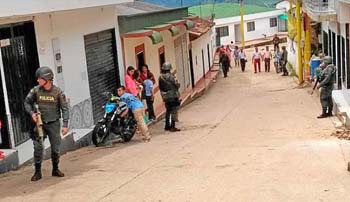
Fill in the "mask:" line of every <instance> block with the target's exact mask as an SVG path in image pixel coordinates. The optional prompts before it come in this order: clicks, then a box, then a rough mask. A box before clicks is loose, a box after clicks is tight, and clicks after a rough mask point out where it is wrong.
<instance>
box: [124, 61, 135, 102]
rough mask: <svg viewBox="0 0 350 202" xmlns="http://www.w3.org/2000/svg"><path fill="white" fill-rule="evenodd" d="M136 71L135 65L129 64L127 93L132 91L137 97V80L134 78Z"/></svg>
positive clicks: (126, 78) (126, 80)
mask: <svg viewBox="0 0 350 202" xmlns="http://www.w3.org/2000/svg"><path fill="white" fill-rule="evenodd" d="M134 72H135V68H134V67H133V66H129V67H128V69H127V71H126V75H125V88H126V92H127V93H130V94H132V95H134V96H136V97H137V93H138V91H137V85H136V82H135V80H134V78H133V75H134Z"/></svg>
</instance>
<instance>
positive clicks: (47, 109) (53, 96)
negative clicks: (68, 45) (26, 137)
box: [24, 67, 69, 181]
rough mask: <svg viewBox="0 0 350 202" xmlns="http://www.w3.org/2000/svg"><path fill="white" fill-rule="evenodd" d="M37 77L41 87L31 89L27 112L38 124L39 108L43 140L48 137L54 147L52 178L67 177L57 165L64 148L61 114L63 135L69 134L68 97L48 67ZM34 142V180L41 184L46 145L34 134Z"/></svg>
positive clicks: (38, 70) (27, 99)
mask: <svg viewBox="0 0 350 202" xmlns="http://www.w3.org/2000/svg"><path fill="white" fill-rule="evenodd" d="M35 74H36V77H37V82H38V84H39V85H38V86H35V87H34V88H32V89H31V90H30V92H29V93H28V95H27V97H26V98H25V101H24V105H25V109H26V111H27V112H28V113H29V114H30V115H31V117H32V119H33V121H34V122H35V123H36V122H37V120H38V117H37V113H36V110H35V107H34V105H35V104H37V105H38V106H39V111H40V112H41V118H42V121H43V131H44V138H46V137H47V136H48V137H49V141H50V144H51V160H52V176H55V177H64V173H62V172H61V171H60V170H59V168H58V163H59V159H60V145H61V135H60V118H61V114H62V117H63V126H62V134H63V135H66V134H67V133H68V120H69V109H68V104H67V101H66V96H65V95H64V94H63V92H62V90H61V89H60V88H58V87H57V86H55V85H53V72H52V70H51V69H50V68H49V67H40V68H39V69H37V71H36V73H35ZM32 139H33V144H34V163H35V173H34V175H33V177H32V178H31V180H32V181H38V180H40V179H41V178H42V175H41V163H42V160H43V150H44V145H43V142H42V141H40V140H39V136H38V134H37V132H35V133H33V135H32Z"/></svg>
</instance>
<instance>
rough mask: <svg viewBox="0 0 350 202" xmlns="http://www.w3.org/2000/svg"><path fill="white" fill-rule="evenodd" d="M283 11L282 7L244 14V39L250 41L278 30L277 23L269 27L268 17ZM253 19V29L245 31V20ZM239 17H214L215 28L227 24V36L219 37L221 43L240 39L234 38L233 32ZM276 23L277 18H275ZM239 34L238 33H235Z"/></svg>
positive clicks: (274, 16) (280, 13) (225, 43)
mask: <svg viewBox="0 0 350 202" xmlns="http://www.w3.org/2000/svg"><path fill="white" fill-rule="evenodd" d="M284 13H285V10H284V9H281V10H275V11H270V12H264V13H256V14H250V15H245V16H244V33H245V41H250V40H254V39H260V38H263V37H264V36H263V35H262V34H266V35H267V36H272V35H274V34H276V33H277V32H278V25H277V26H276V27H270V18H278V16H279V15H282V14H284ZM252 21H255V31H251V32H247V22H252ZM240 22H241V19H240V16H236V17H229V18H221V19H216V20H215V23H216V28H218V27H224V26H229V36H226V37H221V44H222V45H227V44H230V43H231V41H240V39H236V34H235V25H236V24H240ZM277 23H278V20H277ZM237 35H239V34H237Z"/></svg>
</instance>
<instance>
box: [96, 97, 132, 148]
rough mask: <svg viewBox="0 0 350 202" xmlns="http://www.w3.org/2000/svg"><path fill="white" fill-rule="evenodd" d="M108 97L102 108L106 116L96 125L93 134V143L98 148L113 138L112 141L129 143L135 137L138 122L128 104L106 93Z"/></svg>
mask: <svg viewBox="0 0 350 202" xmlns="http://www.w3.org/2000/svg"><path fill="white" fill-rule="evenodd" d="M104 95H105V96H107V97H108V100H107V102H106V103H105V105H104V106H103V107H102V108H103V109H104V110H105V114H104V116H103V118H102V119H101V120H99V122H98V123H97V124H96V126H95V127H94V130H93V132H92V142H93V143H94V145H95V146H96V147H98V146H102V145H103V144H104V143H105V142H106V141H107V139H108V137H110V136H112V135H113V136H112V137H113V138H112V139H121V140H122V141H123V142H129V141H130V140H131V139H132V138H133V137H134V135H135V132H136V128H137V122H136V120H135V118H134V115H133V113H132V112H131V110H129V109H128V107H127V105H126V103H124V102H122V101H121V100H120V98H119V97H116V96H113V94H112V93H104Z"/></svg>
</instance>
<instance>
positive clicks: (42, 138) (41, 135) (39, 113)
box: [35, 104, 44, 143]
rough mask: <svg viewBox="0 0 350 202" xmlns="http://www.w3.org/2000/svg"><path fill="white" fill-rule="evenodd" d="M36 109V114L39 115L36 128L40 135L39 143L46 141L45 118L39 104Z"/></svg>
mask: <svg viewBox="0 0 350 202" xmlns="http://www.w3.org/2000/svg"><path fill="white" fill-rule="evenodd" d="M35 110H36V116H37V121H36V130H37V132H38V136H39V143H43V142H44V131H43V120H42V119H41V112H40V110H39V105H38V104H35Z"/></svg>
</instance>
